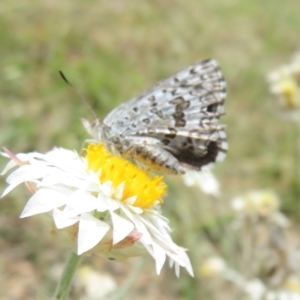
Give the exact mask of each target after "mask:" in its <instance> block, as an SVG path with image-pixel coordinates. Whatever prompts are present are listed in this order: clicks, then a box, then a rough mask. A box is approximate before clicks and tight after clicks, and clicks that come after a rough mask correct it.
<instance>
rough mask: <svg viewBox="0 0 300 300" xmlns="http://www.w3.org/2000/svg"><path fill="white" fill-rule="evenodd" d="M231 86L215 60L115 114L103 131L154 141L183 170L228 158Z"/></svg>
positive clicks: (164, 83)
mask: <svg viewBox="0 0 300 300" xmlns="http://www.w3.org/2000/svg"><path fill="white" fill-rule="evenodd" d="M225 98H226V83H225V80H224V78H223V76H222V73H221V70H220V67H219V65H218V62H217V61H216V60H213V59H210V60H206V61H202V62H199V63H196V64H194V65H191V66H189V67H187V68H185V69H183V70H181V71H179V72H177V73H176V74H174V75H172V76H171V77H169V78H167V79H165V80H162V81H160V82H159V83H158V84H157V85H155V86H154V87H152V88H150V89H149V90H147V91H145V92H144V93H142V94H141V95H139V96H137V97H135V98H133V99H131V100H129V101H127V102H125V103H123V104H122V105H120V106H119V107H117V108H116V109H114V110H113V111H112V112H111V113H110V114H109V115H108V116H107V117H106V118H105V119H104V121H103V122H104V125H106V126H108V127H109V128H110V129H111V130H112V131H113V132H118V133H120V134H122V135H123V136H126V137H141V138H142V137H147V138H153V139H155V140H156V141H157V144H158V145H159V146H160V147H161V148H162V149H164V150H166V151H168V152H169V153H170V154H172V155H173V156H174V157H175V158H176V159H177V160H178V161H179V162H180V163H181V164H182V165H183V166H184V167H187V168H192V169H197V170H198V169H201V167H202V166H203V165H206V164H208V163H211V162H214V161H215V160H216V159H217V158H222V157H224V156H225V154H226V151H227V148H228V146H227V142H226V134H225V131H224V126H221V125H218V120H219V117H220V116H221V115H222V114H223V111H224V101H225Z"/></svg>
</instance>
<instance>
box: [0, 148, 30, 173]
mask: <svg viewBox="0 0 300 300" xmlns="http://www.w3.org/2000/svg"><path fill="white" fill-rule="evenodd" d="M0 154H1V155H2V156H4V157H9V156H8V155H7V154H6V153H4V152H1V153H0ZM16 157H17V158H18V159H20V160H21V161H23V162H26V161H28V155H27V154H24V153H19V154H17V155H16ZM17 165H18V164H17V163H16V162H15V161H14V160H10V161H9V162H8V163H7V165H6V166H5V167H4V169H3V171H2V172H1V173H0V175H1V176H2V175H4V174H6V173H7V172H8V171H9V170H11V169H12V168H14V167H16V166H17Z"/></svg>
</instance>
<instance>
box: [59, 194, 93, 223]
mask: <svg viewBox="0 0 300 300" xmlns="http://www.w3.org/2000/svg"><path fill="white" fill-rule="evenodd" d="M97 202H98V201H97V198H96V197H94V196H93V195H91V193H89V192H87V191H83V190H77V191H75V192H74V193H73V194H72V195H71V197H70V201H68V203H67V205H66V206H65V208H64V210H63V214H64V217H65V218H71V217H75V216H77V215H79V214H81V213H83V212H90V211H93V210H95V209H96V207H97V205H98V203H97Z"/></svg>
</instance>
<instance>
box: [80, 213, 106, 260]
mask: <svg viewBox="0 0 300 300" xmlns="http://www.w3.org/2000/svg"><path fill="white" fill-rule="evenodd" d="M109 228H110V227H109V225H108V224H106V223H104V222H102V221H100V220H98V219H96V218H95V217H93V216H92V215H91V214H88V213H83V214H81V218H80V223H79V231H78V250H77V254H78V255H80V254H82V253H84V252H86V251H88V250H90V249H91V248H93V247H94V246H96V245H97V244H98V243H99V242H100V241H101V240H102V238H103V237H104V236H105V234H106V233H107V231H108V230H109Z"/></svg>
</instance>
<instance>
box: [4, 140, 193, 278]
mask: <svg viewBox="0 0 300 300" xmlns="http://www.w3.org/2000/svg"><path fill="white" fill-rule="evenodd" d="M5 152H6V153H3V154H2V155H4V156H6V157H9V158H10V159H11V160H10V162H9V163H8V164H7V166H6V167H5V169H4V170H3V172H2V175H4V174H6V173H7V172H8V171H10V170H11V169H12V168H14V167H16V166H19V168H17V169H16V170H14V171H13V172H12V173H11V174H10V175H9V176H8V177H7V183H8V187H7V188H6V189H5V191H4V192H3V194H2V196H1V197H3V196H5V195H6V194H7V193H9V192H10V191H11V190H13V189H14V188H15V187H16V186H17V185H19V184H21V183H26V185H27V187H28V188H29V190H30V191H31V192H32V193H33V195H32V197H31V198H30V199H29V200H28V202H27V204H26V205H25V207H24V209H23V211H22V213H21V218H24V217H29V216H32V215H36V214H41V213H51V220H52V221H53V222H54V224H55V229H56V230H55V232H56V233H58V234H59V233H63V234H64V235H65V236H66V237H67V238H68V239H69V241H70V243H71V245H72V246H73V248H74V249H75V251H76V253H77V254H78V255H81V254H83V253H97V254H100V255H102V256H105V257H107V258H108V259H111V260H118V261H122V260H126V259H127V258H129V257H133V256H140V255H145V254H147V253H148V254H150V255H151V256H152V257H153V258H154V260H155V263H156V271H157V274H159V273H160V271H161V268H162V266H163V265H164V263H165V260H166V258H169V260H170V264H171V265H173V264H174V265H175V272H176V275H177V276H179V267H184V268H186V270H187V271H188V272H189V274H190V275H191V276H193V270H192V266H191V264H190V260H189V258H188V256H187V254H186V250H185V249H183V248H181V247H179V246H177V245H176V244H175V243H174V242H173V241H172V239H171V237H170V234H169V233H170V228H169V225H168V220H167V219H166V218H164V217H163V216H162V215H161V214H160V212H159V210H158V204H161V203H162V200H161V197H162V196H163V194H164V193H165V190H166V185H165V184H164V183H163V177H159V176H150V175H149V174H148V172H145V171H142V170H140V169H139V168H137V167H136V166H134V165H133V164H131V163H129V162H128V161H125V160H124V159H122V158H120V157H113V156H111V155H110V154H109V153H108V152H107V151H106V150H105V149H104V148H103V146H102V144H101V143H100V144H98V145H95V144H90V145H89V146H88V147H87V149H86V155H85V157H81V156H79V155H78V154H77V153H76V152H75V151H71V150H66V149H62V148H56V149H54V150H52V151H50V152H48V153H46V154H40V153H36V152H32V153H28V154H24V153H20V154H17V155H14V154H12V153H11V152H10V151H8V150H6V149H5Z"/></svg>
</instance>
